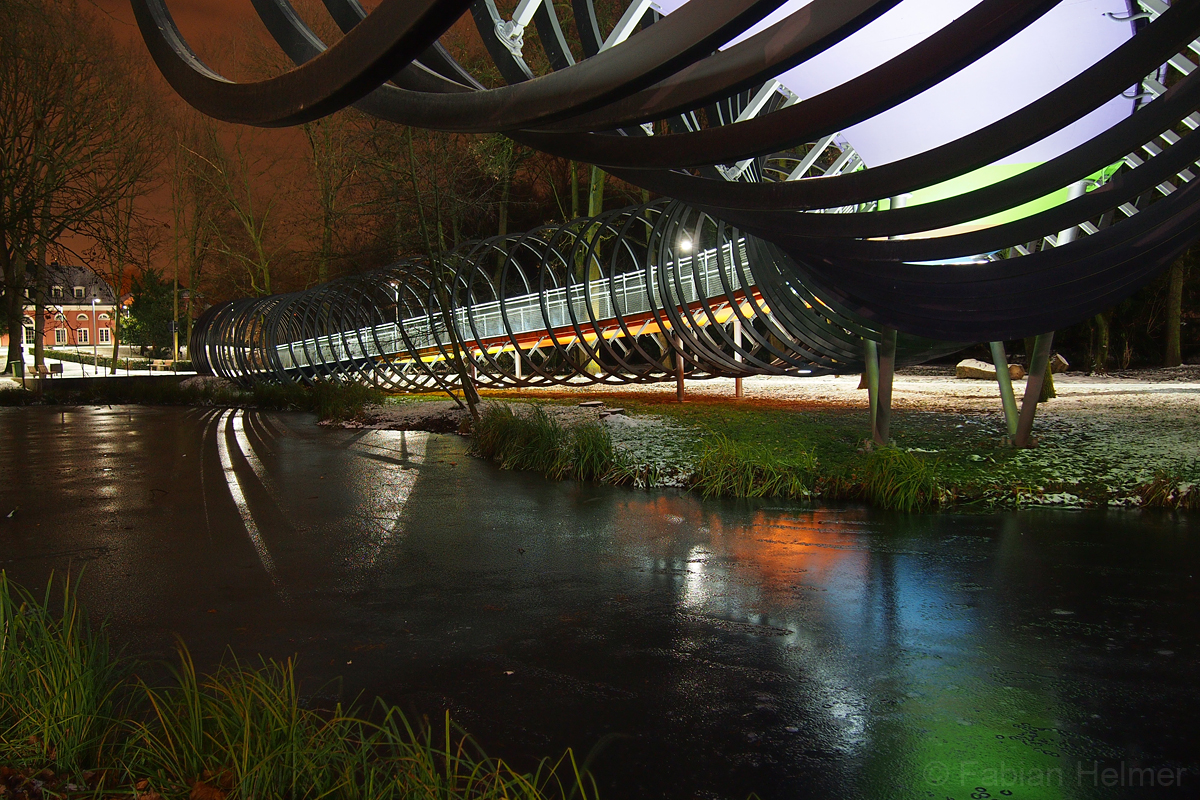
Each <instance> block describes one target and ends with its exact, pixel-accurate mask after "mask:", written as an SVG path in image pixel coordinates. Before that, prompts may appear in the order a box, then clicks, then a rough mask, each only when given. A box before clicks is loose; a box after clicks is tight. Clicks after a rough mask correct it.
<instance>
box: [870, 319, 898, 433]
mask: <svg viewBox="0 0 1200 800" xmlns="http://www.w3.org/2000/svg"><path fill="white" fill-rule="evenodd" d="M895 372H896V331H895V330H893V329H891V328H884V329H883V341H882V342H880V344H879V378H878V380H879V391H878V395H879V400H878V402H877V403H876V409H875V431H874V437H873V438H874V439H875V444H877V445H879V446H880V447H886V446H887V445H888V444H889V443H890V442H891V426H892V376H893V375H894V374H895Z"/></svg>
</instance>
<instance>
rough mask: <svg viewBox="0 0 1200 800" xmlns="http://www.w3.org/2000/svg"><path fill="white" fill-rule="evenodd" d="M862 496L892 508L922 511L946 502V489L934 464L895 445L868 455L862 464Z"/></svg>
mask: <svg viewBox="0 0 1200 800" xmlns="http://www.w3.org/2000/svg"><path fill="white" fill-rule="evenodd" d="M860 481H861V483H860V486H861V492H862V496H863V497H864V498H865V499H866V500H867V501H868V502H869V503H870V504H871V505H873V506H875V507H877V508H882V509H887V510H890V511H905V512H911V511H922V510H925V509H928V508H932V507H934V506H936V505H938V504H939V503H941V502H942V494H943V488H942V486H941V484H940V483H939V482H938V479H937V472H936V470H935V469H934V467H933V465H932V464H930V463H929V462H927V461H925V460H924V459H922V458H920V457H918V456H915V455H913V454H912V453H909V452H907V451H904V450H898V449H896V448H894V447H883V448H880V449H878V450H874V451H872V452H870V453H868V454H867V456H866V460H865V462H864V463H863V464H862V467H861V476H860Z"/></svg>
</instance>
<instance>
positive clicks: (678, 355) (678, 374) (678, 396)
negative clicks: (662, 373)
mask: <svg viewBox="0 0 1200 800" xmlns="http://www.w3.org/2000/svg"><path fill="white" fill-rule="evenodd" d="M672 339H673V340H674V344H675V400H676V401H677V402H680V403H682V402H683V395H684V389H683V337H682V336H680V335H679V334H678V333H676V334H673V336H672Z"/></svg>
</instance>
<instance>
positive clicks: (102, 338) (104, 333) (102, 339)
mask: <svg viewBox="0 0 1200 800" xmlns="http://www.w3.org/2000/svg"><path fill="white" fill-rule="evenodd" d="M96 340H97V341H98V342H99V343H100V344H112V328H109V327H108V326H106V325H101V326H100V327H99V328H98V329H97V330H96Z"/></svg>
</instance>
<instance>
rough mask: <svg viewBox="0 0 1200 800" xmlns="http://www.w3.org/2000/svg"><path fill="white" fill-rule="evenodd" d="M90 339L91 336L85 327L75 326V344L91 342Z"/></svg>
mask: <svg viewBox="0 0 1200 800" xmlns="http://www.w3.org/2000/svg"><path fill="white" fill-rule="evenodd" d="M90 340H91V336H90V334H89V333H88V329H87V328H76V329H75V344H78V345H89V344H91V341H90Z"/></svg>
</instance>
